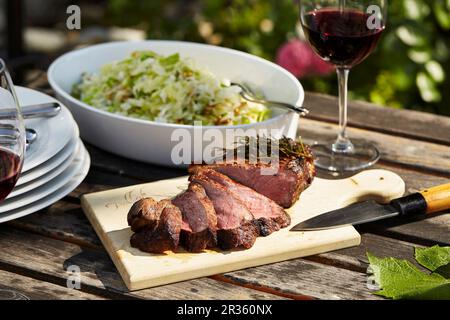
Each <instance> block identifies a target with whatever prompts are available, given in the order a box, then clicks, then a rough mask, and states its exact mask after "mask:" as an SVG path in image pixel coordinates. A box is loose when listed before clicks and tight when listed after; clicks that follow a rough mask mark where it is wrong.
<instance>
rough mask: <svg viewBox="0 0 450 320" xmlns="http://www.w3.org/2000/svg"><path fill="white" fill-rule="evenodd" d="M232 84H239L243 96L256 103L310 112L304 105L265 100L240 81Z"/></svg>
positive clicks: (301, 112) (304, 114) (300, 112)
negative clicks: (298, 105)
mask: <svg viewBox="0 0 450 320" xmlns="http://www.w3.org/2000/svg"><path fill="white" fill-rule="evenodd" d="M230 85H231V86H237V87H239V88H241V92H240V94H241V97H242V98H244V99H245V100H247V101H250V102H254V103H259V104H264V105H271V106H274V107H281V108H284V109H289V110H291V111H294V112H297V113H299V114H300V115H302V116H306V115H307V114H308V113H309V110H308V109H306V108H304V107H297V106H294V105H292V104H289V103H285V102H279V101H270V100H265V99H262V98H257V97H256V96H255V94H254V93H253V91H252V90H251V89H250V88H249V87H247V86H246V85H244V84H240V83H236V82H231V83H230Z"/></svg>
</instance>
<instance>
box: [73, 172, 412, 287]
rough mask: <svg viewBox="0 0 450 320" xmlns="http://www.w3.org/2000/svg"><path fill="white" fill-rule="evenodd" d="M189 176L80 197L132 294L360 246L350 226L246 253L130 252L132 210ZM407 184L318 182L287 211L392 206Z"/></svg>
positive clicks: (303, 213)
mask: <svg viewBox="0 0 450 320" xmlns="http://www.w3.org/2000/svg"><path fill="white" fill-rule="evenodd" d="M187 184H188V182H187V177H181V178H176V179H170V180H163V181H157V182H152V183H147V184H141V185H135V186H130V187H125V188H120V189H114V190H108V191H103V192H97V193H91V194H87V195H84V196H83V197H82V199H81V200H82V206H83V210H84V212H85V213H86V215H87V217H88V218H89V220H90V222H91V223H92V225H93V226H94V228H95V231H96V232H97V234H98V235H99V237H100V239H101V241H102V242H103V245H104V246H105V248H106V250H107V251H108V253H109V255H110V256H111V258H112V260H113V261H114V263H115V265H116V267H117V269H118V270H119V272H120V274H121V275H122V278H123V280H124V282H125V284H126V285H127V287H128V288H129V289H130V290H137V289H143V288H148V287H154V286H159V285H163V284H168V283H173V282H178V281H183V280H188V279H193V278H198V277H204V276H209V275H213V274H218V273H224V272H229V271H233V270H238V269H243V268H248V267H254V266H259V265H263V264H268V263H274V262H279V261H283V260H288V259H293V258H299V257H304V256H309V255H313V254H319V253H323V252H327V251H332V250H337V249H342V248H346V247H350V246H357V245H359V244H360V240H361V238H360V235H359V234H358V232H356V230H355V229H354V228H353V227H351V226H349V227H342V228H338V229H331V230H323V231H310V232H290V231H289V228H285V229H282V230H280V231H278V232H275V233H273V234H271V235H270V236H268V237H265V238H263V237H259V238H258V239H257V240H256V243H255V245H254V246H253V247H252V248H251V249H248V250H234V251H219V250H217V251H216V250H207V251H205V252H203V253H188V252H186V251H184V250H182V249H180V250H179V251H177V252H176V253H174V252H167V254H148V253H144V252H141V251H139V250H137V249H135V248H132V247H130V242H129V240H130V236H131V234H132V232H131V230H130V228H129V227H128V225H127V219H126V218H127V213H128V210H129V208H130V207H131V205H132V204H133V203H134V202H135V201H137V200H138V199H140V198H142V197H149V196H151V197H154V198H155V199H162V198H167V197H172V196H174V195H176V194H178V193H179V192H181V191H182V190H183V189H185V188H186V187H187ZM404 191H405V183H404V182H403V180H402V179H401V178H400V177H399V176H398V175H396V174H395V173H393V172H390V171H386V170H369V171H364V172H361V173H359V174H357V175H355V176H353V177H351V178H347V179H342V180H324V179H320V178H316V179H315V180H314V182H313V184H312V185H311V186H310V187H309V188H308V189H307V190H306V191H305V192H303V193H302V195H301V197H300V200H299V201H298V202H297V203H296V204H295V205H294V207H292V208H291V209H289V210H288V212H289V213H290V214H291V217H292V224H291V226H294V225H295V224H297V223H299V222H301V221H303V220H306V219H308V218H311V217H313V216H316V215H318V214H321V213H324V212H327V211H330V210H333V209H337V208H341V207H343V206H346V205H348V204H350V203H353V202H355V201H360V200H365V199H367V198H375V199H376V200H378V201H381V202H388V201H390V200H391V199H393V198H397V197H400V196H402V195H403V193H404Z"/></svg>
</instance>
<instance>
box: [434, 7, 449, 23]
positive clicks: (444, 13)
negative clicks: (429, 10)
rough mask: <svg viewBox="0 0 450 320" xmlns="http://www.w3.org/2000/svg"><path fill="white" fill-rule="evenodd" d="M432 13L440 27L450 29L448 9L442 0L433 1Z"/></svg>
mask: <svg viewBox="0 0 450 320" xmlns="http://www.w3.org/2000/svg"><path fill="white" fill-rule="evenodd" d="M434 15H435V16H436V20H437V21H438V23H439V25H440V26H441V27H442V29H444V30H450V11H448V9H446V8H445V4H444V2H443V1H442V0H441V1H436V2H435V3H434Z"/></svg>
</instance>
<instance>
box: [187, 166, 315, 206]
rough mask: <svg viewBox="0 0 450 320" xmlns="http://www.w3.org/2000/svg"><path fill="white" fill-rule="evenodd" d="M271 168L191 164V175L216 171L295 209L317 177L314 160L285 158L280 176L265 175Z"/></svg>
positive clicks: (279, 170)
mask: <svg viewBox="0 0 450 320" xmlns="http://www.w3.org/2000/svg"><path fill="white" fill-rule="evenodd" d="M268 166H269V165H268V164H262V163H258V164H249V163H248V162H244V161H243V162H238V161H236V162H233V163H218V164H211V165H191V166H190V167H189V173H190V174H195V173H197V172H199V171H201V170H205V169H213V170H216V171H218V172H220V173H223V174H225V175H227V176H228V177H230V178H231V179H233V180H234V181H236V182H239V183H240V184H243V185H244V186H247V187H249V188H252V189H253V190H255V191H257V192H258V193H260V194H262V195H264V196H266V197H267V198H269V199H272V200H273V201H275V202H276V203H277V204H279V205H280V206H282V207H283V208H289V207H292V205H293V204H294V203H295V202H296V201H297V200H298V198H299V197H300V194H301V193H302V192H303V190H305V189H306V188H307V187H308V186H309V185H310V184H311V182H312V180H313V178H314V176H315V168H314V164H313V160H312V159H310V158H297V159H287V158H284V159H283V158H282V159H280V164H279V169H278V171H277V173H275V174H272V175H263V174H261V169H262V168H263V167H266V168H267V167H268Z"/></svg>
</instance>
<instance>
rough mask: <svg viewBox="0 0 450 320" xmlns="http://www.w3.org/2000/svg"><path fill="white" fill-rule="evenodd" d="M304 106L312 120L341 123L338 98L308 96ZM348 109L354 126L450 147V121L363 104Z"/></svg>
mask: <svg viewBox="0 0 450 320" xmlns="http://www.w3.org/2000/svg"><path fill="white" fill-rule="evenodd" d="M304 105H305V106H306V107H308V108H309V109H310V111H311V113H310V114H309V115H308V118H310V119H314V120H321V121H327V122H332V123H337V121H338V100H337V97H334V96H329V95H325V94H320V93H312V92H307V93H306V96H305V103H304ZM348 108H349V125H350V126H354V127H358V128H363V129H369V130H371V131H378V132H383V133H388V134H393V135H398V136H404V137H408V138H411V139H418V140H425V141H431V142H436V143H442V144H446V145H450V118H449V117H443V116H437V115H433V114H430V113H425V112H418V111H412V110H399V109H392V108H387V107H381V106H378V105H374V104H371V103H367V102H362V101H350V102H349V106H348Z"/></svg>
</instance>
